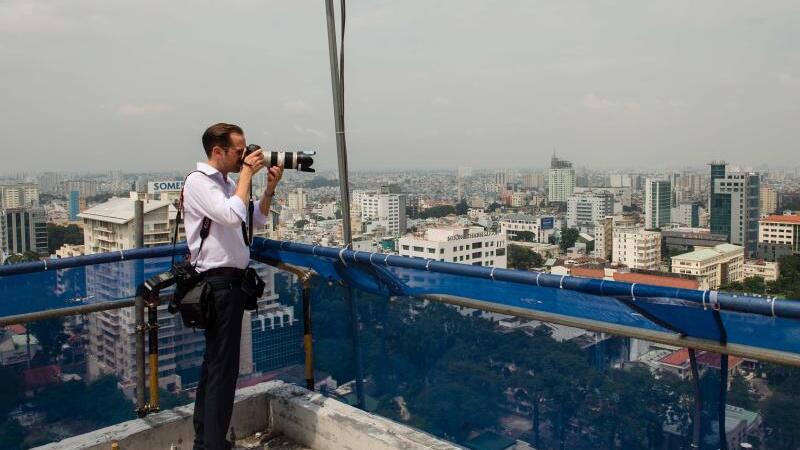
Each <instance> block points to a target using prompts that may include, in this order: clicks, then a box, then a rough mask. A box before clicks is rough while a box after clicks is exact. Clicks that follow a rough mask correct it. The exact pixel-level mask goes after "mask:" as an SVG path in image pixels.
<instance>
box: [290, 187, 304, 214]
mask: <svg viewBox="0 0 800 450" xmlns="http://www.w3.org/2000/svg"><path fill="white" fill-rule="evenodd" d="M307 205H308V193H307V192H306V191H305V190H303V188H297V189H295V190H293V191H290V192H289V194H288V198H287V200H286V206H287V207H288V208H289V209H290V210H292V211H294V212H297V213H300V214H305V210H306V206H307Z"/></svg>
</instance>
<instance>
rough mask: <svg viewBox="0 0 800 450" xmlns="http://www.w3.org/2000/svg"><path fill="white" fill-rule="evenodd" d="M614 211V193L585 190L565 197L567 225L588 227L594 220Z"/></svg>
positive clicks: (592, 224)
mask: <svg viewBox="0 0 800 450" xmlns="http://www.w3.org/2000/svg"><path fill="white" fill-rule="evenodd" d="M613 213H614V195H613V194H611V193H608V192H592V191H585V192H581V193H580V194H573V195H571V196H570V197H569V198H568V199H567V226H568V227H569V228H581V229H590V228H593V227H594V224H595V222H597V221H599V220H600V219H602V218H603V217H606V216H610V215H612V214H613Z"/></svg>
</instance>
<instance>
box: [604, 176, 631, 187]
mask: <svg viewBox="0 0 800 450" xmlns="http://www.w3.org/2000/svg"><path fill="white" fill-rule="evenodd" d="M608 181H609V185H610V186H611V187H618V188H621V187H627V188H632V187H633V179H632V178H631V176H630V175H623V174H619V173H615V174H611V175H610V176H609V179H608Z"/></svg>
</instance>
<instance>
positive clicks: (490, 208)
mask: <svg viewBox="0 0 800 450" xmlns="http://www.w3.org/2000/svg"><path fill="white" fill-rule="evenodd" d="M502 208H503V205H501V204H500V203H497V202H492V204H491V205H489V206H488V207H487V208H486V212H495V211H497V210H498V209H502Z"/></svg>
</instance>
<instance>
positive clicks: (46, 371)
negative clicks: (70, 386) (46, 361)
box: [22, 365, 61, 390]
mask: <svg viewBox="0 0 800 450" xmlns="http://www.w3.org/2000/svg"><path fill="white" fill-rule="evenodd" d="M22 379H23V381H24V383H25V390H30V389H36V388H39V387H42V386H47V385H48V384H54V383H58V382H59V381H61V368H60V367H58V366H56V365H50V366H42V367H34V368H32V369H25V371H23V372H22Z"/></svg>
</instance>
